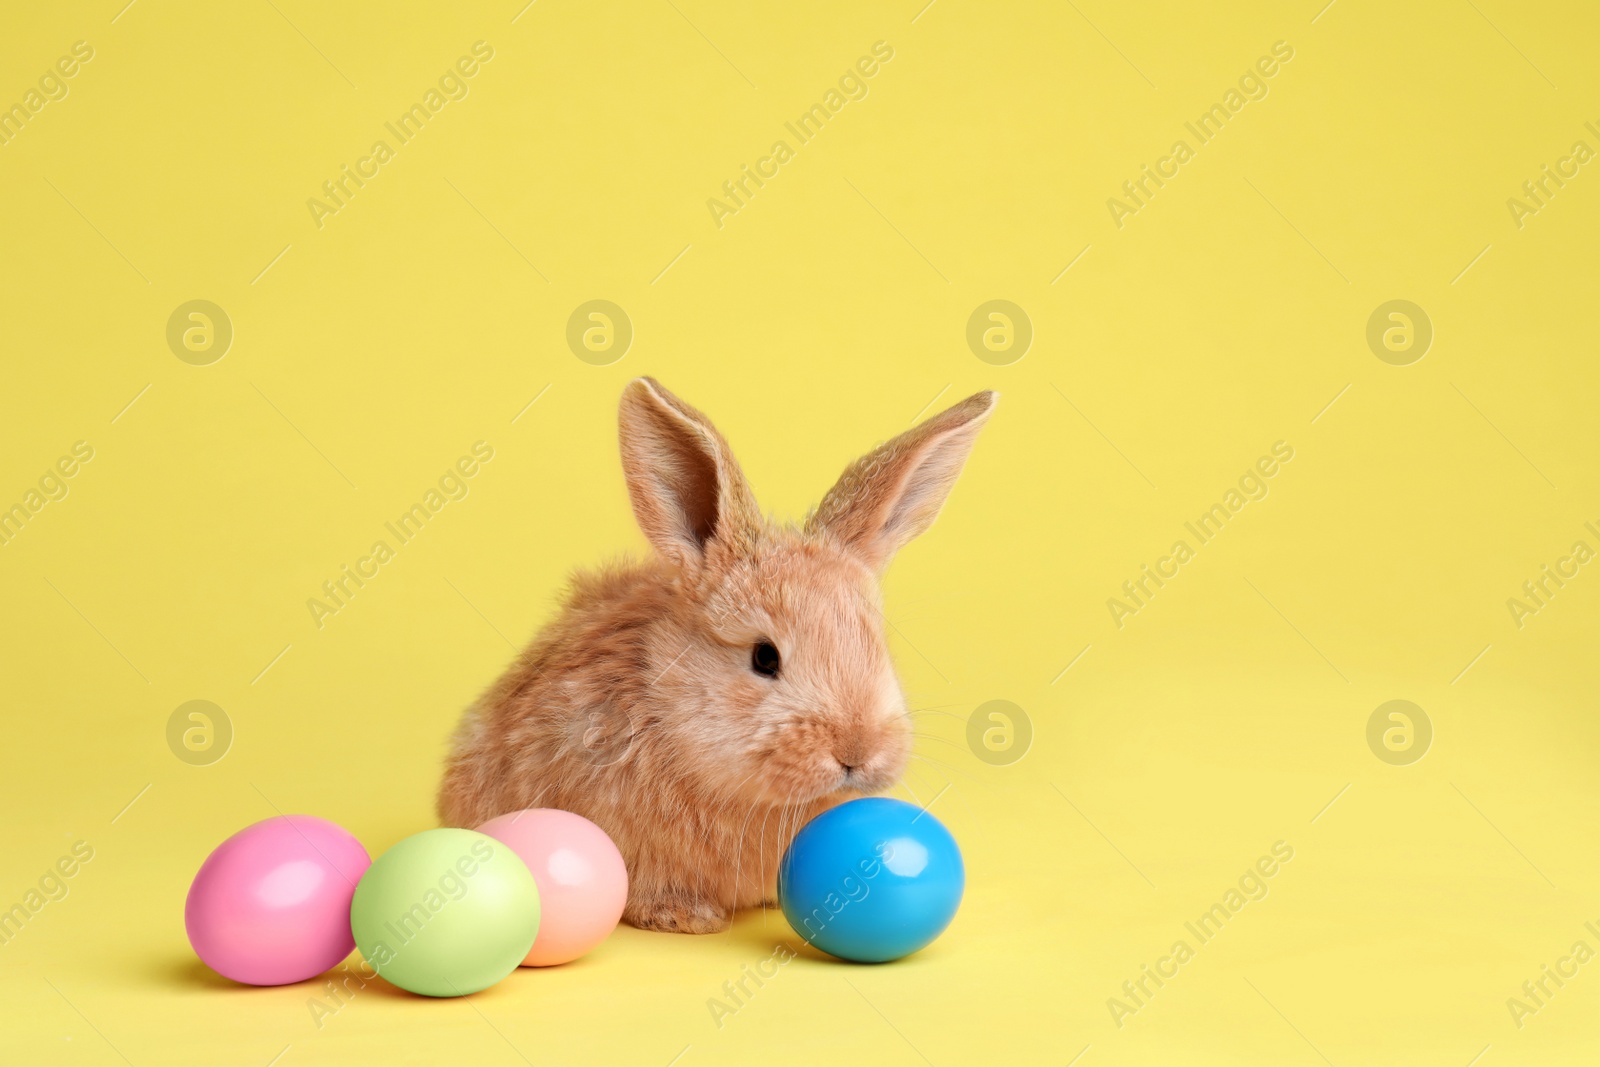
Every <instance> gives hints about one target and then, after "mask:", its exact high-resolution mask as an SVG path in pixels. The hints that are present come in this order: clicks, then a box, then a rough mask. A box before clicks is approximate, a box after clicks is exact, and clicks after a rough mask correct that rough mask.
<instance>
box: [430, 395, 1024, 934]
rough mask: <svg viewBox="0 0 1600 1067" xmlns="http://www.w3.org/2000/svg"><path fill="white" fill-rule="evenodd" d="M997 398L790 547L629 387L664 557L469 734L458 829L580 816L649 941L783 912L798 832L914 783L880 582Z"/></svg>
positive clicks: (509, 691)
mask: <svg viewBox="0 0 1600 1067" xmlns="http://www.w3.org/2000/svg"><path fill="white" fill-rule="evenodd" d="M995 399H996V398H995V394H994V393H989V392H985V393H978V394H976V395H975V396H971V397H969V398H967V399H966V400H963V401H962V402H961V403H959V404H957V405H955V406H954V407H952V408H950V409H949V410H947V411H944V412H942V413H940V414H938V415H936V416H934V417H933V418H931V419H928V420H927V421H926V422H923V423H921V424H920V425H918V426H916V427H914V428H912V429H910V430H908V431H906V432H905V433H903V434H901V435H900V436H899V437H896V438H894V439H893V440H892V441H889V442H887V443H885V444H883V445H880V446H879V447H878V448H876V449H874V450H873V451H871V452H869V453H867V454H866V455H865V456H863V457H862V458H861V459H858V460H857V461H856V462H855V463H853V464H852V465H851V466H850V468H849V469H848V470H846V471H845V472H844V475H843V476H842V477H841V478H840V479H839V482H838V484H837V485H835V486H834V487H833V488H832V489H831V490H830V491H829V492H828V495H827V496H825V497H824V498H823V500H822V503H821V505H820V506H819V507H818V508H817V509H816V510H815V511H814V512H812V514H811V515H810V516H809V517H808V518H807V520H806V522H805V525H804V526H803V527H802V528H800V529H795V528H794V527H792V526H780V525H776V524H774V523H771V522H768V521H767V520H766V519H764V518H763V516H762V514H761V512H760V510H759V509H758V508H757V507H756V502H755V498H754V496H753V495H752V494H751V492H750V487H749V486H748V485H747V484H746V483H745V479H744V474H743V473H742V472H741V471H740V469H739V464H738V462H737V461H735V459H734V458H733V453H732V452H731V451H730V450H729V448H728V444H727V442H726V441H724V440H723V438H722V435H721V434H720V433H718V432H717V430H716V428H715V427H713V426H712V425H711V423H710V421H709V420H707V419H706V417H705V416H704V415H702V414H700V412H698V411H696V410H695V409H694V408H692V407H690V406H689V405H688V404H685V403H684V402H683V401H681V400H679V399H678V398H677V397H676V396H674V395H672V394H671V393H669V392H668V391H667V390H666V389H664V388H662V386H661V385H660V384H659V383H657V382H656V381H654V380H653V379H650V378H640V379H637V380H635V381H633V382H630V383H629V384H628V386H627V388H626V389H624V390H623V394H622V403H621V411H620V423H621V426H620V437H621V444H622V467H623V472H624V474H625V476H626V479H627V483H628V495H629V496H630V497H631V498H632V501H633V511H634V515H635V516H636V517H637V519H638V521H639V525H640V527H641V528H642V529H643V530H644V534H645V537H646V538H647V539H648V540H649V541H650V544H651V545H652V546H653V547H654V549H655V555H654V556H652V557H651V558H650V559H648V560H646V561H644V562H642V563H637V564H627V565H619V566H614V567H611V568H608V569H605V570H603V571H601V572H599V573H579V574H578V575H577V576H576V577H575V578H574V580H573V585H572V591H571V593H570V595H569V596H568V598H567V600H566V603H565V605H564V606H563V608H562V610H561V613H560V614H559V616H558V617H557V618H556V619H555V621H553V622H552V623H550V624H549V625H548V626H547V627H546V628H545V630H544V631H543V632H542V633H541V634H539V636H538V637H537V638H536V639H535V640H534V642H533V643H532V644H531V645H530V646H529V647H528V648H527V649H526V650H525V651H524V652H523V653H522V655H521V657H520V658H519V659H518V660H517V662H516V663H514V664H513V665H512V666H511V668H510V669H509V670H507V671H506V673H505V675H504V676H503V677H502V678H501V679H500V680H499V682H497V683H496V684H495V685H494V686H493V687H492V688H491V689H489V691H488V692H486V693H485V694H484V695H483V696H482V697H481V698H479V700H478V702H477V703H476V704H475V705H474V706H473V707H472V708H470V709H469V710H468V711H467V713H466V714H465V715H464V716H463V718H462V720H461V725H460V726H459V727H458V728H457V731H456V735H455V738H454V742H453V746H452V748H453V750H452V752H451V754H450V757H449V759H448V762H447V766H446V769H445V774H444V781H443V783H442V784H441V786H440V789H439V816H440V818H441V819H442V820H443V822H444V823H445V824H446V825H450V826H476V825H478V824H480V823H482V822H484V821H485V820H487V819H489V818H492V817H493V816H495V815H499V814H501V813H503V812H507V811H516V810H519V809H522V808H534V807H552V808H563V809H565V810H567V811H573V812H577V813H578V814H580V815H583V816H585V817H586V818H588V819H590V820H592V821H593V822H595V823H597V824H598V825H599V826H600V827H601V828H602V829H604V830H605V831H606V833H608V834H610V835H611V838H612V840H614V841H615V842H616V843H617V847H618V848H619V849H620V850H621V851H622V855H623V857H624V859H626V861H627V865H628V876H629V885H628V906H627V910H626V911H625V912H624V914H623V918H624V919H626V920H627V921H628V922H630V923H632V924H633V925H634V926H639V927H643V928H644V929H647V930H676V931H681V932H686V933H710V932H713V931H717V930H723V929H726V928H727V926H728V924H729V922H730V921H731V920H732V917H733V913H734V911H735V910H736V909H738V908H742V907H748V906H751V905H755V904H759V903H762V902H765V901H771V900H773V899H774V892H775V884H776V879H777V871H778V862H779V859H780V858H781V856H782V854H783V850H784V848H785V847H787V845H788V843H789V841H790V839H791V838H792V837H793V835H794V833H795V832H796V831H797V830H798V829H799V828H800V827H801V826H802V825H804V824H805V822H806V820H808V819H810V818H811V817H812V816H814V815H816V814H817V813H819V812H821V811H823V810H825V809H827V808H830V807H832V806H833V805H835V804H838V803H840V802H842V801H845V800H848V799H851V798H852V797H856V796H860V795H863V794H867V793H875V792H881V791H883V790H886V789H888V788H889V787H890V786H892V785H893V784H894V783H895V781H896V780H898V778H899V776H900V773H901V771H902V770H903V769H904V767H905V762H906V757H907V755H908V753H909V750H910V747H911V732H910V726H909V723H908V719H907V711H906V706H905V698H904V696H903V695H902V693H901V690H900V684H899V681H898V679H897V678H896V677H895V672H894V667H893V665H892V664H891V663H890V660H889V650H888V648H887V646H886V644H885V642H884V618H883V615H882V612H881V610H880V608H879V606H878V605H879V592H878V576H879V574H881V573H882V571H883V569H884V567H885V565H887V564H888V562H889V559H890V557H892V556H893V555H894V553H895V552H896V551H897V550H898V549H899V548H900V547H901V546H902V545H904V544H905V543H906V542H907V541H909V540H911V539H912V538H913V537H915V536H916V535H917V534H919V533H921V532H922V531H923V530H925V529H927V528H928V526H929V525H930V524H931V523H932V522H933V520H934V517H935V516H936V515H938V513H939V509H940V508H941V507H942V506H943V504H944V500H945V496H946V495H947V494H948V493H949V491H950V488H951V486H952V485H953V484H954V483H955V480H956V476H957V475H958V474H959V473H960V472H961V467H962V465H963V464H964V463H965V462H966V458H967V454H968V452H969V451H971V449H972V445H973V442H974V440H975V439H976V437H977V434H978V431H979V430H980V429H981V428H982V427H983V424H984V422H986V421H987V420H988V418H989V415H990V413H991V412H992V411H993V410H994V405H995Z"/></svg>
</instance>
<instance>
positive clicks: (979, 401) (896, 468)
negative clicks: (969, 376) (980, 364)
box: [806, 392, 999, 570]
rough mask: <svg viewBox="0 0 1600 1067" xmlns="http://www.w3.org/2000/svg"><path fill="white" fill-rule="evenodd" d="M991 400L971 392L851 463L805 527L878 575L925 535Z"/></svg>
mask: <svg viewBox="0 0 1600 1067" xmlns="http://www.w3.org/2000/svg"><path fill="white" fill-rule="evenodd" d="M998 399H999V397H998V395H997V394H996V393H993V392H983V393H975V394H973V395H972V396H969V397H967V399H965V400H963V401H962V402H961V403H959V404H957V405H955V406H954V407H952V408H949V409H947V410H945V411H942V412H940V413H939V414H937V415H935V416H933V418H931V419H928V420H927V421H926V422H923V423H920V424H919V425H917V426H913V427H912V428H911V429H909V430H907V431H906V432H905V433H903V434H901V435H900V436H899V437H896V438H894V439H893V440H890V441H886V442H885V443H883V444H881V445H879V446H878V447H877V448H875V449H873V450H872V451H871V452H868V453H867V454H866V455H864V456H862V457H861V458H860V459H858V460H856V461H855V462H854V463H852V464H851V465H850V467H849V468H848V469H847V470H846V471H845V472H844V474H843V475H841V476H840V478H839V481H838V483H837V484H836V485H834V487H833V488H832V489H830V490H828V495H827V496H825V497H823V498H822V503H821V504H819V505H818V506H817V510H816V511H815V512H813V513H812V515H811V517H810V519H809V520H807V522H806V529H807V531H809V532H816V533H826V534H828V535H829V536H831V537H832V538H834V539H835V540H837V541H839V542H841V543H842V544H844V545H845V547H847V548H850V549H852V550H854V551H855V552H856V553H857V554H859V555H860V556H861V557H862V558H863V559H865V560H866V561H867V563H868V565H870V566H871V567H873V568H874V569H875V570H882V569H883V567H884V566H886V565H887V564H888V562H889V560H890V558H891V557H892V556H893V555H894V554H895V553H896V552H898V551H899V550H900V548H901V547H902V546H904V545H905V544H906V542H908V541H910V540H911V539H912V538H913V537H915V536H917V535H918V534H920V533H921V532H922V531H924V530H926V529H927V528H928V527H929V526H931V525H932V524H933V520H934V519H935V518H936V517H937V516H938V514H939V509H940V508H942V507H944V501H945V497H946V496H948V495H949V493H950V488H951V487H952V486H953V485H955V482H956V476H957V475H959V474H960V473H961V467H962V465H963V464H965V463H966V461H967V453H969V452H971V451H972V445H973V442H974V441H976V440H977V437H978V431H979V430H981V429H983V424H984V423H985V422H987V421H989V416H990V414H992V413H993V411H994V406H995V402H996V401H997V400H998Z"/></svg>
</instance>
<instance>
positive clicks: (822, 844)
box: [778, 797, 967, 963]
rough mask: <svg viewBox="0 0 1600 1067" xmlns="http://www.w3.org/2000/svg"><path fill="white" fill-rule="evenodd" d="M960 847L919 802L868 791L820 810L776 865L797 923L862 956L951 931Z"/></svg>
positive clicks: (893, 954)
mask: <svg viewBox="0 0 1600 1067" xmlns="http://www.w3.org/2000/svg"><path fill="white" fill-rule="evenodd" d="M966 881H967V875H966V868H965V867H964V866H963V865H962V863H961V850H960V849H959V848H957V847H956V840H955V838H953V837H951V836H950V831H949V830H946V829H945V828H944V824H943V823H941V822H940V821H939V820H938V819H935V818H934V817H933V816H932V815H929V814H928V813H927V812H926V811H924V810H923V809H922V808H919V807H917V806H916V805H914V804H907V803H906V802H905V801H903V800H892V799H890V798H888V797H867V798H865V799H862V800H852V801H849V802H848V803H845V804H840V805H839V806H838V807H836V808H830V809H829V810H827V811H825V812H823V813H822V814H821V815H818V816H817V817H816V818H815V819H812V820H811V821H810V822H808V823H806V825H805V826H804V827H803V828H802V829H801V831H800V832H799V833H798V834H796V835H795V839H794V841H793V843H791V844H790V845H789V848H788V851H786V852H785V853H784V854H783V862H782V864H780V865H779V867H778V903H779V905H780V906H781V907H782V908H783V915H784V918H786V919H788V920H789V925H790V926H792V927H794V930H795V933H797V934H799V935H800V936H801V937H803V938H805V939H806V940H807V941H808V942H810V943H811V944H813V945H815V946H816V947H817V948H819V949H821V950H822V951H824V952H826V953H828V954H829V955H832V956H838V957H839V958H841V959H847V960H855V961H856V962H858V963H883V962H886V961H888V960H897V959H899V958H900V957H902V956H909V955H910V954H911V953H913V952H916V951H917V950H918V949H920V948H923V947H925V946H926V945H927V944H928V943H929V942H931V941H932V940H933V939H934V938H936V937H938V936H939V935H940V934H942V933H944V929H945V927H947V926H949V925H950V920H951V919H953V918H955V915H956V909H957V908H958V907H960V906H961V892H962V889H963V888H964V887H965V886H966Z"/></svg>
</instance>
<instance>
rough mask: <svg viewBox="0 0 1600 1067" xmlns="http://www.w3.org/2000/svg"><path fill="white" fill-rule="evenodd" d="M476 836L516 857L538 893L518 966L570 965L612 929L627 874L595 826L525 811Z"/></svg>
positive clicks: (551, 811)
mask: <svg viewBox="0 0 1600 1067" xmlns="http://www.w3.org/2000/svg"><path fill="white" fill-rule="evenodd" d="M478 832H479V833H481V834H488V835H489V836H490V837H492V838H494V839H495V840H496V841H499V842H500V843H501V844H503V845H506V846H507V847H509V848H510V849H511V851H513V852H515V853H516V854H517V855H518V856H520V857H522V862H524V863H526V864H527V865H528V870H530V871H532V872H533V880H534V883H535V884H536V885H538V887H539V936H538V937H536V938H535V939H534V942H533V948H532V949H530V950H529V951H528V955H527V958H526V959H524V960H523V961H522V965H523V966H524V967H548V966H550V965H552V964H556V963H567V962H568V961H570V960H575V959H577V958H578V957H579V956H582V955H583V954H584V953H586V952H588V951H589V950H591V949H593V948H594V947H595V946H596V945H598V944H599V943H600V942H602V941H604V940H605V939H606V938H607V937H608V936H609V935H610V933H611V931H612V930H614V929H616V927H617V921H618V920H619V919H621V918H622V908H623V905H625V904H627V902H628V868H627V867H626V866H625V865H624V864H623V862H622V853H620V852H618V851H617V846H616V845H615V844H613V843H612V841H611V838H609V837H607V836H606V832H605V831H604V830H602V829H600V827H598V826H596V825H595V824H594V823H592V822H590V821H589V820H588V819H585V818H584V817H583V816H582V815H574V814H573V813H572V812H570V811H559V810H557V809H555V808H529V809H528V810H527V811H513V812H510V813H508V814H505V815H500V816H497V817H495V818H493V819H490V820H489V821H488V822H486V823H484V824H483V825H482V826H480V827H478Z"/></svg>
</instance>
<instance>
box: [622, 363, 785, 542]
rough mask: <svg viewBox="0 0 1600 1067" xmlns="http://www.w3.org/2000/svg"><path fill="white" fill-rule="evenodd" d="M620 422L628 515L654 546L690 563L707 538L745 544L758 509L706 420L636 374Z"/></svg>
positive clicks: (753, 529)
mask: <svg viewBox="0 0 1600 1067" xmlns="http://www.w3.org/2000/svg"><path fill="white" fill-rule="evenodd" d="M618 423H619V427H618V430H619V434H618V436H619V437H620V439H621V443H622V471H623V474H624V476H625V477H626V478H627V482H628V496H629V497H630V498H631V499H632V501H633V514H634V517H635V518H636V519H638V521H639V528H640V529H641V530H643V531H644V535H645V537H646V538H648V539H649V541H650V544H651V545H653V546H654V547H655V549H656V551H657V552H660V553H661V554H662V555H663V556H665V557H667V558H668V559H671V560H673V561H675V562H677V563H678V564H680V565H685V566H692V565H695V564H698V563H699V562H700V561H701V560H702V559H703V558H704V557H705V552H706V547H707V544H708V542H710V541H711V540H712V539H716V540H718V541H720V542H723V543H725V544H728V545H730V546H732V547H734V548H736V549H738V548H744V547H748V546H749V544H750V543H751V542H752V541H753V540H754V538H755V536H756V534H757V532H758V531H759V529H760V525H761V512H760V509H759V508H757V507H756V502H755V497H754V495H753V494H752V493H751V492H750V486H749V484H748V483H747V482H746V481H745V479H744V472H743V471H741V470H740V469H739V463H738V461H737V460H735V459H734V458H733V452H732V450H730V449H729V448H728V442H727V441H725V440H723V439H722V435H721V434H720V433H718V432H717V428H716V427H715V426H713V425H711V420H709V419H707V418H706V417H705V416H704V415H702V414H700V412H698V411H696V410H695V409H694V408H692V407H690V406H689V405H688V404H685V403H684V402H683V401H682V400H679V399H678V398H677V397H676V396H673V395H672V394H671V393H670V392H668V391H667V390H666V389H665V388H664V387H663V386H662V385H661V383H660V382H657V381H656V380H655V379H654V378H635V379H634V380H633V381H631V382H629V383H628V386H627V388H626V389H624V390H623V391H622V403H621V409H620V411H619V413H618Z"/></svg>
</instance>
